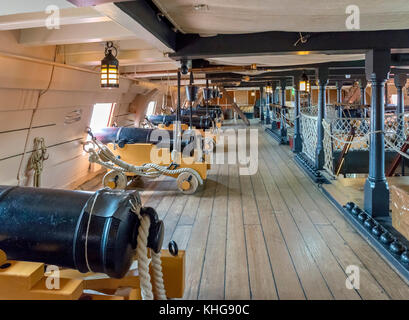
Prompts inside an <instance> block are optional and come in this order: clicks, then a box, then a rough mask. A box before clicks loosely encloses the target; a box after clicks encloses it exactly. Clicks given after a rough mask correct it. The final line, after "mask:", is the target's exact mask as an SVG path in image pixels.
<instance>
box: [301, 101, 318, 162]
mask: <svg viewBox="0 0 409 320" xmlns="http://www.w3.org/2000/svg"><path fill="white" fill-rule="evenodd" d="M317 124H318V108H317V107H316V106H312V107H307V108H303V109H301V113H300V126H301V135H302V150H303V152H304V154H305V155H306V156H307V157H308V158H309V160H311V161H312V162H315V151H316V149H317V143H318V135H317V126H318V125H317Z"/></svg>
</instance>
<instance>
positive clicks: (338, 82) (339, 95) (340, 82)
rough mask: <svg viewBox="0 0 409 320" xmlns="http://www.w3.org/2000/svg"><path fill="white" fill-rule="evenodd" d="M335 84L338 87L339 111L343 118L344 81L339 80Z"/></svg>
mask: <svg viewBox="0 0 409 320" xmlns="http://www.w3.org/2000/svg"><path fill="white" fill-rule="evenodd" d="M335 85H336V87H337V104H338V107H337V111H338V117H340V118H342V106H341V103H342V85H343V83H342V81H337V82H336V84H335Z"/></svg>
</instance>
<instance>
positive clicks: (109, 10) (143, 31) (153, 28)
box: [95, 1, 176, 53]
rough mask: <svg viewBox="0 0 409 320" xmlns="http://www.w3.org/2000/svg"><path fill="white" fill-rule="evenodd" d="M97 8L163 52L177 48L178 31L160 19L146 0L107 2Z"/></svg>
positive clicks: (170, 51)
mask: <svg viewBox="0 0 409 320" xmlns="http://www.w3.org/2000/svg"><path fill="white" fill-rule="evenodd" d="M95 9H96V10H98V11H99V12H100V13H102V14H104V15H106V16H107V17H109V18H111V19H112V20H113V21H115V22H117V23H118V24H120V25H121V26H122V27H124V28H126V29H127V30H129V31H130V32H132V33H133V34H134V35H135V37H137V38H140V39H143V40H145V41H147V42H149V43H151V44H152V45H153V46H155V47H156V48H158V49H159V50H161V51H162V52H169V53H172V52H174V50H175V49H176V33H175V32H174V31H173V30H172V29H171V28H170V27H169V26H168V25H167V24H166V23H165V21H163V20H159V19H158V16H157V14H156V12H155V11H154V10H153V9H152V7H150V6H149V4H148V3H147V2H146V1H130V2H119V3H106V4H102V5H99V6H96V7H95Z"/></svg>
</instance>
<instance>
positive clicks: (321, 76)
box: [315, 67, 328, 170]
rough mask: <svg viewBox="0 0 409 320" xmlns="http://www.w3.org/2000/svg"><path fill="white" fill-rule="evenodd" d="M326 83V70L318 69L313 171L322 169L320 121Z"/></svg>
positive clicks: (322, 154) (323, 111)
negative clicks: (315, 142) (315, 146)
mask: <svg viewBox="0 0 409 320" xmlns="http://www.w3.org/2000/svg"><path fill="white" fill-rule="evenodd" d="M327 83H328V68H327V67H322V68H319V69H318V121H317V140H318V141H317V149H316V153H315V169H317V170H322V169H323V168H324V162H325V156H324V127H323V126H322V120H323V119H325V106H326V99H325V98H326V95H325V90H326V87H327Z"/></svg>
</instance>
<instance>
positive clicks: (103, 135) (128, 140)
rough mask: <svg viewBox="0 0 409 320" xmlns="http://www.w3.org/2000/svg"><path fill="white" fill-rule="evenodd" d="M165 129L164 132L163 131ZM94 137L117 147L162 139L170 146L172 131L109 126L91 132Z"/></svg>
mask: <svg viewBox="0 0 409 320" xmlns="http://www.w3.org/2000/svg"><path fill="white" fill-rule="evenodd" d="M164 131H166V132H164ZM92 134H93V136H94V137H95V138H97V139H98V140H99V141H101V142H102V143H104V144H107V143H116V144H118V145H119V147H123V146H124V145H125V144H132V143H152V144H157V143H159V142H161V141H162V143H163V144H167V145H168V146H170V147H172V145H173V131H172V130H157V129H144V128H126V127H110V128H103V129H101V130H98V131H96V132H93V133H92Z"/></svg>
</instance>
